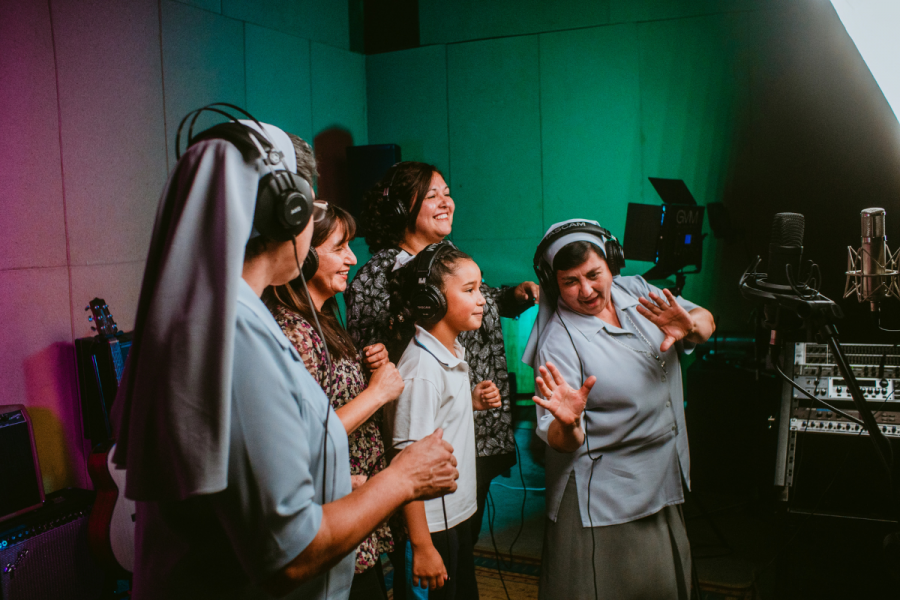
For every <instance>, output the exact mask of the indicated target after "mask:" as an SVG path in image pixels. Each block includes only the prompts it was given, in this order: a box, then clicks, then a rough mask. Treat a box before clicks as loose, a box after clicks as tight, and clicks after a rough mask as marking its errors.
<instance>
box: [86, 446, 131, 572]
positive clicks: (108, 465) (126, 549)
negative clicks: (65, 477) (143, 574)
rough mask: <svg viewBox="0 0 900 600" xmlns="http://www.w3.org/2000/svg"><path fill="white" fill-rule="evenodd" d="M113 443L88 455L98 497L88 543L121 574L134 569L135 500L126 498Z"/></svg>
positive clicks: (90, 525) (123, 473) (108, 565)
mask: <svg viewBox="0 0 900 600" xmlns="http://www.w3.org/2000/svg"><path fill="white" fill-rule="evenodd" d="M115 450H116V445H115V444H112V446H111V447H109V448H105V449H101V450H99V451H97V452H94V453H93V454H91V456H90V458H89V459H88V472H89V473H90V476H91V481H93V482H94V489H95V490H96V491H97V499H96V500H95V502H94V508H93V510H92V511H91V516H90V519H89V521H88V543H89V545H90V548H91V552H92V554H93V555H94V557H95V558H96V559H97V560H98V561H99V562H100V563H101V564H102V566H103V567H104V568H106V569H108V570H110V571H113V572H115V573H118V574H120V575H125V576H130V574H131V573H132V572H133V571H134V515H135V503H134V501H133V500H129V499H128V498H126V497H125V469H120V468H118V467H117V466H116V465H115V464H114V463H113V461H112V457H113V453H114V452H115Z"/></svg>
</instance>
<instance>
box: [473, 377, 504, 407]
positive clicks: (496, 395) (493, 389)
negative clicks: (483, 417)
mask: <svg viewBox="0 0 900 600" xmlns="http://www.w3.org/2000/svg"><path fill="white" fill-rule="evenodd" d="M501 406H503V399H502V398H501V397H500V390H499V389H498V388H497V386H496V385H494V382H493V381H490V380H487V381H482V382H481V383H479V384H478V385H476V386H475V389H474V390H472V408H474V409H475V410H488V409H491V408H500V407H501Z"/></svg>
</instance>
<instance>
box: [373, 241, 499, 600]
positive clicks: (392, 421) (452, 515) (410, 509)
mask: <svg viewBox="0 0 900 600" xmlns="http://www.w3.org/2000/svg"><path fill="white" fill-rule="evenodd" d="M480 286H481V270H480V269H479V268H478V265H476V264H475V262H474V261H473V260H472V259H471V258H470V257H469V256H468V255H466V254H464V253H463V252H461V251H459V250H457V249H456V248H455V247H454V246H453V245H452V244H450V243H449V242H441V243H440V244H433V245H431V246H428V247H427V248H425V249H424V250H422V252H420V253H419V254H418V255H417V256H416V257H415V258H414V259H413V260H412V261H411V262H410V263H409V264H407V265H405V266H404V267H402V268H401V269H399V270H397V271H395V277H394V282H393V285H392V289H393V293H392V297H391V307H392V312H393V313H394V316H393V321H392V322H393V325H392V332H393V333H394V335H395V336H396V340H397V341H398V343H399V344H401V347H402V342H403V341H405V340H407V339H409V336H410V334H412V339H411V340H409V343H408V345H406V349H405V350H404V351H403V355H402V357H401V358H400V361H399V363H398V364H397V368H398V370H399V371H400V375H401V376H402V377H403V381H404V384H405V387H404V390H403V393H402V394H401V395H400V398H399V399H397V401H395V402H393V403H391V404H389V405H387V406H386V407H385V408H386V411H385V417H386V425H387V428H388V431H389V432H391V435H392V445H393V446H394V448H395V449H399V448H402V447H403V446H405V445H406V444H408V443H410V442H411V441H414V440H418V439H420V438H422V437H424V436H426V435H429V434H431V433H432V432H434V431H435V430H436V429H438V428H440V429H443V431H444V439H445V440H446V441H448V442H449V443H450V444H451V445H452V446H453V454H454V456H455V457H456V460H457V469H458V470H459V480H458V481H457V486H458V487H457V489H456V491H455V492H454V493H452V494H448V495H447V496H445V497H444V498H438V499H435V500H427V501H419V502H412V503H410V504H408V505H407V506H406V507H404V509H403V514H404V516H405V518H406V529H407V533H408V539H409V543H410V545H411V548H412V583H413V585H414V586H421V587H427V588H428V589H429V594H428V596H429V598H441V599H444V598H446V599H455V598H458V599H465V600H469V599H471V598H478V586H477V584H476V582H475V562H474V557H473V540H472V535H471V531H472V527H471V523H470V519H471V518H472V516H473V515H474V514H475V510H476V479H475V454H476V452H475V422H474V418H473V415H472V411H473V409H474V410H487V409H489V408H499V407H500V405H501V400H500V392H499V390H498V389H497V387H496V386H495V385H494V384H493V382H490V381H482V382H481V383H479V384H478V385H477V386H475V390H474V391H470V387H469V367H468V365H467V364H466V362H465V350H464V349H463V347H462V345H461V344H460V343H459V342H458V341H457V339H456V338H457V336H458V335H459V334H460V333H461V332H463V331H471V330H474V329H478V328H479V327H480V326H481V318H482V313H483V310H484V305H485V300H484V297H483V296H482V295H481V291H480ZM413 326H414V328H415V331H414V332H413ZM395 352H396V344H395Z"/></svg>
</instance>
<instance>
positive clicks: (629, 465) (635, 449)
mask: <svg viewBox="0 0 900 600" xmlns="http://www.w3.org/2000/svg"><path fill="white" fill-rule="evenodd" d="M650 292H655V293H656V294H658V295H659V296H660V297H663V293H662V291H661V290H659V289H658V288H655V287H653V286H651V285H650V284H648V283H647V282H646V281H644V279H643V278H642V277H638V276H634V277H616V278H614V279H613V283H612V290H611V295H612V303H613V306H614V307H615V309H616V314H617V316H618V317H619V322H620V324H621V325H622V327H621V328H619V327H616V326H614V325H610V324H609V323H606V322H605V321H602V320H601V319H599V318H597V317H594V316H588V315H583V314H581V313H578V312H575V311H573V310H571V309H569V308H568V307H567V306H566V305H565V303H564V302H562V301H560V302H559V309H558V310H557V311H556V313H555V314H554V315H553V317H552V318H551V319H550V321H549V322H548V323H547V326H546V328H545V329H544V331H542V332H540V342H539V349H538V356H539V358H540V361H541V363H542V364H543V363H546V362H548V361H550V362H552V363H553V364H555V365H556V366H557V367H558V368H559V370H560V373H561V374H562V376H563V378H564V379H565V380H566V382H567V383H568V384H569V385H571V386H572V387H575V388H577V387H579V386H581V385H582V383H583V380H582V371H583V374H584V379H587V378H588V377H590V376H591V375H595V376H596V377H597V383H596V384H595V385H594V387H593V389H592V390H591V393H590V395H589V396H588V400H587V405H586V407H585V412H584V415H583V417H582V419H583V420H582V425H583V427H584V430H585V443H584V444H582V445H581V447H580V448H578V450H576V451H575V452H573V453H562V452H557V451H555V450H553V449H552V448H549V449H548V450H547V458H546V474H547V475H546V476H547V516H548V517H549V518H550V519H552V520H553V521H556V516H557V512H558V510H559V505H560V502H561V501H562V495H563V491H564V489H565V487H566V481H567V480H568V478H569V474H570V473H572V472H573V471H574V473H575V480H576V484H577V489H578V505H579V510H580V513H581V521H582V524H583V526H585V527H590V526H591V525H593V526H598V525H615V524H618V523H626V522H628V521H633V520H636V519H639V518H641V517H644V516H647V515H651V514H654V513H656V512H658V511H659V510H661V509H662V508H663V507H665V506H669V505H672V504H678V503H681V502H683V501H684V494H683V490H682V487H681V479H682V476H683V477H684V479H685V480H686V481H687V482H688V484H689V483H690V478H689V476H690V458H689V456H688V443H687V431H686V428H685V423H684V397H683V392H682V385H681V364H680V363H679V360H678V352H686V351H688V352H689V351H690V350H692V349H693V344H690V343H687V342H679V343H677V344H674V345H673V346H672V347H671V348H669V350H668V351H666V352H665V353H660V352H659V347H660V345H661V344H662V342H663V339H664V338H665V335H664V334H663V333H662V332H661V331H660V330H659V329H658V328H657V327H656V326H655V325H653V324H652V323H651V322H650V321H648V320H647V319H645V318H644V317H642V316H641V315H640V314H639V313H638V312H637V309H636V307H637V306H638V304H639V303H638V298H639V297H641V296H644V297H647V298H649V294H650ZM678 303H679V304H680V305H681V306H683V307H684V308H685V310H687V311H690V310H693V309H694V308H697V305H695V304H693V303H691V302H688V301H687V300H684V299H683V298H678ZM642 336H643V337H642ZM657 356H658V357H659V358H658V359H657V358H656V357H657ZM536 408H537V418H538V425H537V434H538V436H539V437H540V438H541V439H543V440H544V441H545V442H546V441H547V432H548V431H549V428H550V423H552V422H553V420H554V417H553V415H551V414H550V413H549V412H548V411H547V410H545V409H543V408H541V407H539V406H538V407H536ZM588 448H590V456H589V455H588ZM592 458H593V459H597V460H592ZM592 468H593V477H592V476H591V470H592ZM588 482H590V507H589V506H588Z"/></svg>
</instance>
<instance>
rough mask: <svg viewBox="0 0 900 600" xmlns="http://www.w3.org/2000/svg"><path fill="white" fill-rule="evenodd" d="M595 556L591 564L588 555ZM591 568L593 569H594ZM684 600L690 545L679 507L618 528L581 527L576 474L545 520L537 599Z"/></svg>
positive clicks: (688, 589) (687, 593) (687, 595)
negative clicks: (552, 517)
mask: <svg viewBox="0 0 900 600" xmlns="http://www.w3.org/2000/svg"><path fill="white" fill-rule="evenodd" d="M592 550H593V554H594V556H595V559H594V560H593V561H592V559H591V554H592ZM592 563H593V565H592ZM595 572H596V590H597V598H598V599H602V600H643V599H646V600H688V599H689V598H690V597H691V546H690V542H689V541H688V537H687V529H686V528H685V525H684V516H683V514H682V512H681V506H680V505H679V506H667V507H665V508H664V509H662V510H660V511H659V512H658V513H656V514H653V515H650V516H648V517H644V518H642V519H638V520H636V521H631V522H629V523H622V524H620V525H608V526H604V527H594V528H593V544H592V541H591V528H590V527H583V526H582V524H581V516H580V513H579V510H578V496H577V492H576V488H575V476H574V474H572V475H570V476H569V481H568V482H567V483H566V489H565V492H564V493H563V498H562V502H561V503H560V506H559V513H558V514H557V519H556V522H555V523H554V522H553V521H551V520H550V519H547V522H546V528H545V530H544V548H543V552H542V554H541V584H540V593H539V596H538V598H540V600H581V599H584V600H593V598H594V590H595V585H594V584H595V580H594V573H595Z"/></svg>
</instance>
